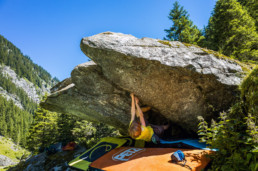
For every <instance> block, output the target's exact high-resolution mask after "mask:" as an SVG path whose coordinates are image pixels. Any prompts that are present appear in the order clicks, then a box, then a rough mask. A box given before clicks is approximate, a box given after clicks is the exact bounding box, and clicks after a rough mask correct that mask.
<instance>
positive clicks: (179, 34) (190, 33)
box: [164, 1, 204, 45]
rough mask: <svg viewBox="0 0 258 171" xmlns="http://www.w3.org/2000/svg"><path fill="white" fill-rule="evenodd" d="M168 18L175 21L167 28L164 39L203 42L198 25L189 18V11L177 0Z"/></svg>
mask: <svg viewBox="0 0 258 171" xmlns="http://www.w3.org/2000/svg"><path fill="white" fill-rule="evenodd" d="M168 18H169V19H170V20H171V21H172V22H173V25H172V27H170V28H169V29H165V32H166V33H167V35H166V37H165V38H164V39H166V40H172V41H181V42H185V43H192V44H199V45H200V44H202V41H203V39H204V37H203V36H202V33H201V31H200V30H199V29H198V28H197V26H195V25H193V22H192V21H191V20H190V19H189V14H188V13H187V11H186V10H185V9H184V8H183V7H181V6H180V5H179V3H178V2H177V1H176V2H175V3H174V4H173V9H172V10H171V11H170V13H169V16H168Z"/></svg>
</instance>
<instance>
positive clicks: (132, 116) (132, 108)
mask: <svg viewBox="0 0 258 171" xmlns="http://www.w3.org/2000/svg"><path fill="white" fill-rule="evenodd" d="M130 96H131V98H132V105H131V122H130V123H132V122H133V120H134V118H135V103H134V94H133V93H131V94H130Z"/></svg>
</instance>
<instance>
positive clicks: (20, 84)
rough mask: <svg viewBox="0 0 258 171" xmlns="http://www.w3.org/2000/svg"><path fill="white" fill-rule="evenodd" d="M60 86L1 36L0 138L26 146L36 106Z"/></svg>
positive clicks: (3, 156)
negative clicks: (43, 97)
mask: <svg viewBox="0 0 258 171" xmlns="http://www.w3.org/2000/svg"><path fill="white" fill-rule="evenodd" d="M57 82H58V80H57V79H56V78H52V77H51V75H50V74H49V73H48V72H47V71H46V70H44V69H43V68H42V67H40V66H38V65H37V64H34V63H33V62H32V60H31V59H30V58H29V57H28V56H24V55H23V54H22V52H21V51H20V50H19V49H18V48H17V47H15V45H13V44H12V43H11V42H9V41H8V40H7V39H5V38H4V37H3V36H1V35H0V135H2V136H5V137H6V138H12V140H13V141H14V142H15V143H18V144H22V145H25V143H26V134H27V132H28V130H29V127H30V125H31V123H32V120H33V113H34V111H35V110H36V108H37V104H38V103H39V102H40V100H41V97H42V96H43V95H44V94H45V93H49V92H50V88H51V87H52V86H53V85H55V84H56V83H57ZM2 140H3V138H1V141H2ZM0 155H1V159H0V160H1V161H2V162H3V161H9V158H8V157H7V158H6V156H5V154H2V153H1V152H0ZM4 159H6V160H4ZM10 161H13V160H12V159H10ZM15 162H17V161H15ZM9 163H10V162H9ZM2 164H3V163H2ZM2 164H1V163H0V165H2Z"/></svg>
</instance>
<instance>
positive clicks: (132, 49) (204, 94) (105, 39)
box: [41, 32, 243, 132]
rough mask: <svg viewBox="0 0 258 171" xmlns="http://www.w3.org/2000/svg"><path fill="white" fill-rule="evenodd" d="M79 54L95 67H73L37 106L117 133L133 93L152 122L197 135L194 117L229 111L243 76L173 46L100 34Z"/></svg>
mask: <svg viewBox="0 0 258 171" xmlns="http://www.w3.org/2000/svg"><path fill="white" fill-rule="evenodd" d="M81 49H82V51H83V52H84V53H85V55H87V56H88V57H90V58H91V59H92V61H94V62H88V63H84V64H81V65H78V66H77V67H76V68H75V69H74V70H73V71H72V74H71V78H69V79H66V80H64V81H63V82H62V83H60V84H59V85H57V86H56V87H54V88H53V90H54V92H53V93H52V94H51V95H50V96H49V97H48V98H47V100H46V101H45V102H44V103H42V104H41V105H42V107H44V108H46V109H50V110H54V111H58V112H64V113H69V114H73V115H78V116H80V117H83V118H85V119H88V120H91V121H100V122H103V123H107V124H109V125H112V126H115V127H117V128H119V129H120V130H126V128H127V126H128V124H129V120H130V96H129V94H130V92H133V93H134V94H135V95H136V96H137V97H139V99H140V101H141V103H142V104H144V105H148V106H151V107H152V111H153V112H154V113H155V114H154V115H152V116H151V117H152V120H153V121H154V122H155V121H158V120H159V118H166V119H168V120H170V121H171V123H172V124H174V125H178V126H179V127H181V128H183V129H184V130H185V131H187V132H192V131H196V129H197V124H198V121H197V116H203V117H204V118H205V119H207V120H210V119H211V118H212V117H215V116H216V115H217V114H218V113H219V112H221V111H223V110H227V109H228V108H229V106H230V105H231V104H232V102H233V101H234V100H235V98H236V95H237V94H238V90H237V87H238V85H239V84H240V82H241V80H242V75H243V71H242V68H241V66H240V65H238V64H237V63H236V62H234V61H232V60H230V59H227V58H221V57H217V56H216V55H213V54H212V53H210V52H211V51H209V50H207V49H202V48H200V47H197V46H194V45H189V44H183V43H180V42H177V41H173V42H171V41H162V40H158V39H151V38H142V39H138V38H136V37H134V36H131V35H125V34H121V33H112V32H105V33H101V34H97V35H94V36H91V37H87V38H83V39H82V41H81Z"/></svg>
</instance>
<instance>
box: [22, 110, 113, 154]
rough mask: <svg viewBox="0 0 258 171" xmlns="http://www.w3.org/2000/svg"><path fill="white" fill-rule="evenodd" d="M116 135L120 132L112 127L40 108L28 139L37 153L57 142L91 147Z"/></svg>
mask: <svg viewBox="0 0 258 171" xmlns="http://www.w3.org/2000/svg"><path fill="white" fill-rule="evenodd" d="M115 135H118V131H117V130H115V129H114V128H112V127H110V126H106V125H104V124H101V123H92V122H88V121H86V120H81V119H80V118H78V117H76V116H71V115H66V114H59V113H53V112H50V111H47V110H44V109H42V108H38V110H37V112H36V113H35V116H34V122H33V124H32V126H31V128H30V131H29V136H28V138H27V147H28V149H29V150H31V151H33V152H37V151H38V149H39V148H45V147H48V146H49V145H51V144H55V143H57V142H62V143H63V144H66V143H68V142H71V141H75V142H77V143H78V144H81V145H85V146H87V147H90V146H92V145H94V144H95V143H96V142H98V141H99V140H100V139H101V138H103V137H106V136H109V137H110V136H115Z"/></svg>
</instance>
